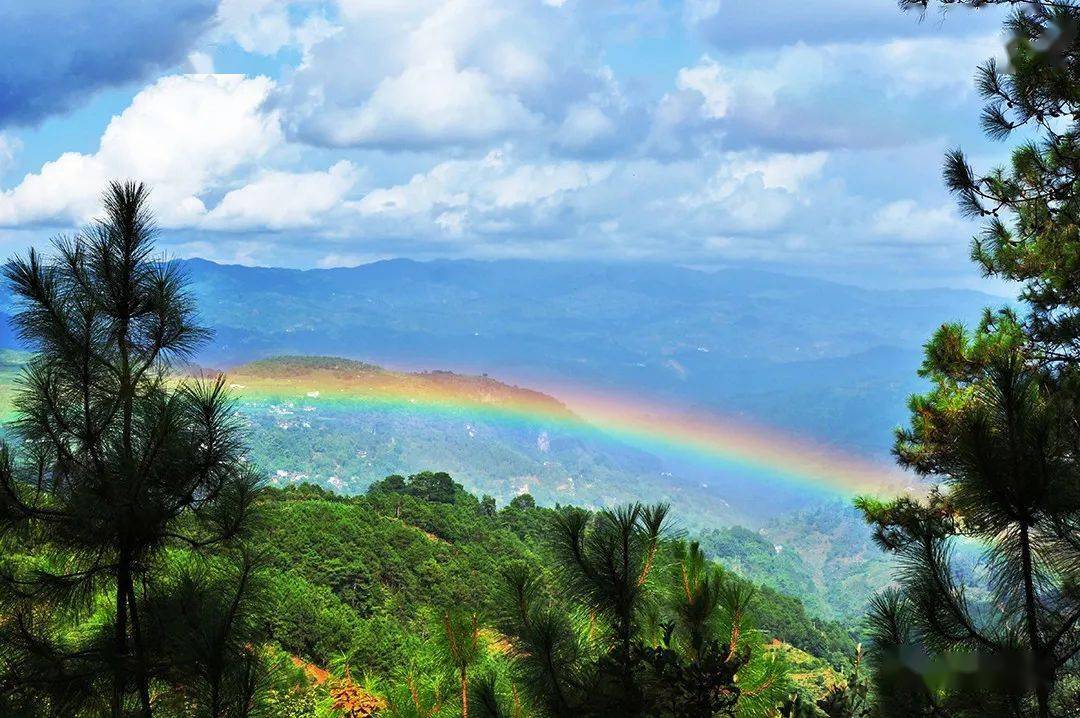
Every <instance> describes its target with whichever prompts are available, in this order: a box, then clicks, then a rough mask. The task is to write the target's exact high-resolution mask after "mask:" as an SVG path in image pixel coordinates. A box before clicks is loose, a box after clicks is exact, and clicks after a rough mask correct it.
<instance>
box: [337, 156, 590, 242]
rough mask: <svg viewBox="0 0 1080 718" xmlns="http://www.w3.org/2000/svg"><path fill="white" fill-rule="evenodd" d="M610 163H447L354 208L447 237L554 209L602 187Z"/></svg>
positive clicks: (499, 159)
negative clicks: (428, 227) (431, 229)
mask: <svg viewBox="0 0 1080 718" xmlns="http://www.w3.org/2000/svg"><path fill="white" fill-rule="evenodd" d="M610 173H611V165H610V164H609V163H585V162H570V161H565V162H551V163H542V164H529V163H523V164H518V163H517V162H515V161H513V160H512V159H511V158H509V157H508V156H507V155H506V154H505V153H504V152H503V151H499V150H496V151H492V152H490V153H488V154H487V155H486V156H485V157H484V158H483V159H480V160H451V161H448V162H442V163H439V164H438V165H436V166H435V167H433V168H432V169H431V170H430V171H428V172H425V173H423V174H418V175H415V176H414V177H413V178H412V179H410V180H409V182H407V183H406V184H402V185H396V186H393V187H387V188H381V189H376V190H373V191H371V192H369V193H368V194H367V195H365V196H364V197H363V199H361V200H360V201H359V202H357V203H356V204H355V208H356V209H357V211H358V212H359V213H360V214H361V215H362V216H365V217H397V218H414V219H419V220H420V221H421V223H423V224H429V225H430V224H434V225H435V226H437V227H438V228H439V229H440V230H442V231H443V232H445V233H447V234H451V235H460V234H462V233H463V232H465V231H466V229H469V228H476V227H477V226H478V222H479V223H480V224H487V225H488V226H494V225H492V224H491V223H492V222H497V221H501V220H504V219H506V217H507V215H508V214H509V213H513V212H515V211H519V210H524V211H526V212H528V211H533V210H537V209H543V208H545V207H553V206H557V205H558V204H559V202H560V201H561V200H562V199H563V198H564V197H565V196H566V195H567V194H569V193H573V192H575V191H578V190H581V189H583V188H586V187H589V186H591V185H595V184H597V183H600V182H603V181H604V180H605V179H606V178H607V177H608V176H609V175H610Z"/></svg>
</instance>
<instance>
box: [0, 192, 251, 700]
mask: <svg viewBox="0 0 1080 718" xmlns="http://www.w3.org/2000/svg"><path fill="white" fill-rule="evenodd" d="M147 200H148V190H147V188H146V187H144V186H143V185H141V184H136V183H125V184H120V183H113V184H111V185H110V186H109V188H108V190H107V191H106V192H105V195H104V209H105V211H104V218H103V219H101V220H100V221H96V222H94V223H93V224H91V225H89V226H88V227H86V228H85V229H84V230H83V231H81V232H80V233H79V234H77V235H76V236H75V237H72V238H61V239H59V240H57V241H56V242H55V252H54V253H53V254H52V255H51V256H49V257H45V256H42V255H41V254H40V253H38V252H36V251H33V250H32V251H30V253H29V254H28V255H27V256H25V257H20V258H16V259H13V260H11V261H10V262H9V263H8V264H7V265H6V267H5V268H4V274H5V276H6V278H7V281H8V283H9V285H10V288H11V290H12V292H13V294H14V296H15V299H16V301H17V304H18V310H17V313H16V314H15V317H14V324H15V327H16V329H17V331H18V334H19V336H20V338H21V339H22V340H23V342H25V343H26V344H27V345H28V346H29V347H30V348H32V350H33V351H34V354H33V357H32V358H31V359H30V360H29V362H28V363H27V365H26V367H25V370H24V371H23V374H22V377H21V379H20V381H19V386H18V391H17V395H16V398H15V408H16V412H17V413H16V416H17V418H16V419H15V420H14V422H13V424H12V425H11V427H10V438H11V443H10V444H4V445H3V446H2V448H0V540H2V541H3V546H4V550H5V553H6V554H8V555H7V556H6V557H5V560H4V562H3V569H2V571H0V661H2V663H0V670H2V674H0V680H2V682H3V688H4V689H5V690H6V694H5V695H6V698H5V700H6V701H7V705H4V706H3V708H4V709H5V710H7V711H8V712H11V713H21V714H27V715H38V714H47V715H83V714H88V715H102V714H111V715H113V716H122V715H130V714H136V715H142V716H150V715H151V714H152V713H153V712H154V711H155V707H156V705H157V704H158V703H159V702H162V701H163V700H164V697H163V696H164V695H165V694H168V693H170V692H172V693H176V692H180V693H185V692H186V693H187V694H189V695H190V696H191V697H194V696H196V694H200V695H199V700H198V701H197V704H198V705H200V706H202V707H201V708H199V709H198V712H199V713H200V714H204V715H213V716H224V715H240V714H243V713H244V712H245V711H246V710H248V709H249V706H250V703H251V701H250V700H248V699H245V698H242V697H241V698H238V697H237V694H238V693H239V694H244V695H247V696H250V694H251V692H252V691H253V690H254V688H253V683H252V682H251V676H252V675H253V674H252V672H251V671H244V670H233V669H236V668H238V667H242V664H243V663H244V659H243V657H242V655H240V654H243V653H244V652H245V651H247V652H248V653H250V651H251V646H252V645H253V644H252V642H251V640H249V639H251V638H252V637H253V635H254V634H253V631H255V626H254V624H253V622H252V621H250V620H245V617H249V616H250V615H251V614H252V611H253V610H254V609H249V606H248V603H249V602H248V601H247V599H248V597H250V595H251V594H250V588H251V585H252V581H253V576H254V574H255V568H254V564H253V563H252V561H251V560H250V557H248V556H246V555H245V554H244V553H243V551H242V547H241V541H242V539H243V538H244V536H245V533H246V531H247V529H248V526H249V523H250V518H251V516H252V503H253V500H254V498H255V496H256V493H257V486H258V483H259V478H258V476H257V475H256V474H255V473H254V472H253V471H252V470H250V469H249V468H248V467H247V466H246V465H245V463H244V462H243V459H242V452H243V442H242V436H241V424H240V422H239V421H238V420H237V417H236V415H235V414H234V412H233V408H232V403H231V401H230V399H229V397H228V396H227V393H226V391H225V385H224V382H223V379H221V378H217V379H212V380H208V381H201V380H193V381H181V380H178V379H176V377H174V376H173V375H172V374H171V373H170V370H171V369H172V368H173V367H175V366H176V364H177V362H182V361H184V360H186V359H188V358H189V357H190V356H191V355H192V352H193V351H194V350H195V349H196V348H197V347H198V346H199V345H200V343H201V342H203V341H204V340H205V339H206V338H207V332H206V331H205V330H204V329H202V328H201V327H200V326H199V325H198V324H197V323H196V321H195V311H194V306H193V304H192V301H191V299H190V297H189V296H188V294H187V293H186V292H185V288H184V282H183V277H182V276H181V274H180V273H179V272H178V270H177V268H176V266H175V265H173V264H169V263H163V262H158V261H155V258H154V257H153V251H154V245H153V237H154V223H153V220H152V217H151V214H150V212H149V209H148V203H147ZM234 559H235V560H234ZM229 566H233V567H234V568H228V567H229ZM207 572H210V573H212V575H213V576H214V577H215V581H216V584H215V585H216V587H217V589H219V590H217V591H216V592H215V595H214V596H208V595H203V594H200V593H199V591H200V590H202V589H200V586H199V582H198V581H191V580H189V579H190V576H192V575H202V576H206V575H209V574H208V573H207ZM185 576H186V577H188V578H185ZM185 592H186V593H185ZM230 597H231V598H230ZM185 607H186V609H192V610H195V609H197V612H199V618H198V620H197V621H196V620H193V615H186V616H178V615H177V613H178V612H180V611H182V610H185ZM195 624H198V625H195ZM183 630H189V631H190V634H188V635H180V634H179V633H178V631H183ZM244 631H247V636H246V637H245V636H242V635H241V633H242V632H244ZM205 633H212V635H203V634H205ZM204 639H205V640H204ZM226 664H228V666H226ZM226 684H228V685H226ZM239 684H243V685H239ZM215 691H216V697H211V696H210V693H214V692H215ZM204 693H205V695H201V694H204ZM225 696H229V697H228V699H226V698H225ZM204 698H209V701H207V702H205V705H204V701H203V699H204Z"/></svg>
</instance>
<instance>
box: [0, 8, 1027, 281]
mask: <svg viewBox="0 0 1080 718" xmlns="http://www.w3.org/2000/svg"><path fill="white" fill-rule="evenodd" d="M46 6H47V7H46ZM999 20H1000V17H999V16H997V15H996V14H995V13H992V12H988V11H982V12H971V11H967V10H963V9H958V10H953V11H950V13H949V14H947V15H941V14H940V13H937V12H935V11H932V12H931V14H930V15H929V16H927V17H926V18H924V19H922V20H921V21H920V19H919V18H918V16H916V15H913V14H910V13H902V12H900V11H899V10H898V9H897V8H896V6H895V4H894V3H893V2H892V0H816V1H815V2H812V3H811V2H791V1H790V0H755V2H747V1H746V0H684V1H682V2H679V1H676V0H666V1H665V0H622V1H617V0H297V1H295V2H291V3H288V2H276V1H273V0H174V1H173V2H169V3H145V2H141V0H116V1H114V2H110V3H96V2H90V1H89V0H59V1H58V2H55V3H31V2H20V1H19V0H9V1H8V2H0V45H2V46H3V47H4V48H5V56H6V57H5V63H4V64H3V66H0V250H3V251H4V252H5V253H10V252H12V251H15V250H19V249H22V248H25V247H27V246H29V245H43V244H44V243H45V242H47V240H48V238H49V237H50V236H52V235H55V234H57V233H59V232H64V231H70V230H71V229H72V228H74V227H77V226H78V225H79V224H80V223H82V222H85V221H86V220H88V219H89V218H91V217H93V216H94V214H95V211H96V207H97V200H98V197H99V194H100V191H101V189H102V186H103V185H104V183H105V182H106V181H107V180H108V179H110V178H127V177H133V178H139V179H143V180H145V181H147V182H149V183H150V184H151V185H152V186H153V189H154V194H153V197H154V202H155V209H156V212H157V215H158V220H159V224H160V225H161V228H162V234H161V238H160V243H161V244H162V245H163V248H164V249H165V250H166V251H167V252H168V253H169V254H171V255H173V256H203V257H207V258H210V259H214V260H217V261H224V262H238V263H244V264H261V265H278V266H297V267H319V266H340V265H350V264H357V263H361V262H366V261H371V260H374V259H380V258H385V257H398V256H407V257H415V258H429V257H474V258H501V257H537V258H557V259H605V260H626V259H631V260H647V261H663V262H677V263H680V264H686V265H692V266H700V267H715V266H748V267H754V268H766V269H775V270H778V271H784V272H794V273H799V274H811V275H816V276H822V277H828V278H833V279H837V280H840V281H846V282H855V283H861V284H874V285H887V286H926V285H947V286H957V287H961V286H962V287H976V286H977V287H983V288H990V289H993V287H992V286H991V285H987V284H986V283H985V282H983V281H982V280H981V279H980V278H979V277H978V274H977V272H976V270H975V269H974V268H973V267H972V266H971V265H970V263H969V262H968V261H967V254H968V240H969V238H970V236H971V235H972V233H973V232H974V229H975V228H974V227H973V226H971V225H970V223H968V222H966V221H965V220H962V219H961V218H960V217H959V216H958V215H957V213H956V212H955V209H954V206H953V203H952V201H951V199H950V198H949V196H948V195H947V194H946V193H945V192H944V190H943V189H942V187H941V181H940V166H941V158H942V154H943V152H944V151H945V150H946V149H947V148H949V147H953V146H962V147H963V148H964V149H965V150H966V151H968V152H969V153H970V155H971V156H972V157H973V159H974V161H975V162H976V164H978V165H982V166H986V165H990V164H994V163H998V162H1000V161H1001V160H1002V159H1003V158H1004V157H1005V156H1006V155H1007V151H1008V145H1007V144H1000V143H992V142H989V141H987V140H985V139H984V138H983V137H981V135H980V133H979V131H978V112H979V108H980V103H979V101H978V98H977V96H976V95H975V93H974V89H973V83H972V77H973V73H974V70H975V67H976V65H977V64H978V63H980V62H982V61H983V60H985V59H986V58H988V57H991V56H995V55H997V56H1000V55H1001V54H1002V53H1003V50H1002V48H1003V45H1004V38H1003V37H1002V36H1001V35H1000V30H999Z"/></svg>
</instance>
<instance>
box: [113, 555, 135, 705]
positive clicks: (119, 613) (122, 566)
mask: <svg viewBox="0 0 1080 718" xmlns="http://www.w3.org/2000/svg"><path fill="white" fill-rule="evenodd" d="M130 571H131V569H130V567H129V566H128V557H127V552H126V551H124V550H121V552H120V560H119V563H118V564H117V567H116V632H115V634H114V637H113V650H114V652H115V653H116V657H115V660H116V666H115V668H114V671H115V672H114V673H113V695H112V714H113V718H121V717H122V716H123V714H124V688H125V684H126V683H127V681H126V680H125V673H126V670H127V669H126V667H125V666H124V664H125V663H126V662H127V624H128V615H127V610H128V602H127V584H128V582H127V580H126V577H127V575H128V574H129V573H130Z"/></svg>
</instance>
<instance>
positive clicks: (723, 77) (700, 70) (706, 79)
mask: <svg viewBox="0 0 1080 718" xmlns="http://www.w3.org/2000/svg"><path fill="white" fill-rule="evenodd" d="M732 84H733V83H732V80H731V78H730V77H728V76H727V73H726V72H725V70H724V68H723V67H721V66H720V63H718V62H717V61H716V60H714V59H712V58H711V57H708V56H705V57H703V58H701V60H700V62H698V64H696V65H694V66H693V67H684V68H682V69H681V70H679V74H678V76H677V77H676V78H675V86H676V87H678V88H679V89H680V90H692V91H694V92H697V93H698V94H699V95H701V99H702V103H701V110H702V113H703V114H704V115H705V116H706V117H709V118H712V119H721V118H723V117H725V116H726V115H727V113H728V106H729V105H731V98H732V95H733V93H734V87H733V86H732Z"/></svg>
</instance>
